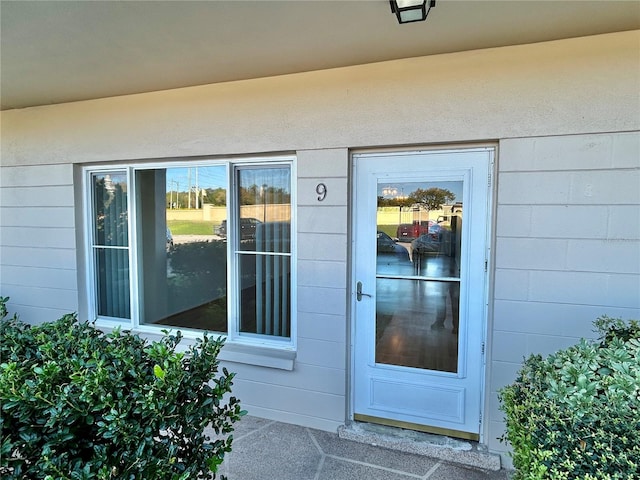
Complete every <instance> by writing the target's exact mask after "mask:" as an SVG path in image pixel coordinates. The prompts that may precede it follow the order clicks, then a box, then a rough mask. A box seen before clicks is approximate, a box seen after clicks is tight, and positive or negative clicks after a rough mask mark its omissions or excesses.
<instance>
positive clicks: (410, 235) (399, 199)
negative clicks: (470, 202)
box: [376, 181, 463, 373]
mask: <svg viewBox="0 0 640 480" xmlns="http://www.w3.org/2000/svg"><path fill="white" fill-rule="evenodd" d="M462 193H463V182H462V181H438V182H406V183H398V184H394V185H391V184H379V185H378V209H377V233H376V235H377V247H376V260H377V262H376V274H377V277H378V278H377V285H376V362H378V363H385V364H389V365H399V366H405V367H415V368H421V369H428V370H438V371H443V372H452V373H455V372H456V371H457V368H458V330H459V322H460V318H459V304H460V282H459V279H460V273H461V272H460V270H461V262H460V258H461V245H462V210H463V203H462ZM403 277H404V278H403ZM416 277H424V278H416Z"/></svg>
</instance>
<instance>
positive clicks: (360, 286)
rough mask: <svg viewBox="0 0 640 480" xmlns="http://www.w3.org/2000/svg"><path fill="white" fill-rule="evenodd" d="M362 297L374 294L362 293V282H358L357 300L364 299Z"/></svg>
mask: <svg viewBox="0 0 640 480" xmlns="http://www.w3.org/2000/svg"><path fill="white" fill-rule="evenodd" d="M362 297H369V298H372V297H373V295H369V294H368V293H362V282H358V283H356V300H358V301H360V300H362Z"/></svg>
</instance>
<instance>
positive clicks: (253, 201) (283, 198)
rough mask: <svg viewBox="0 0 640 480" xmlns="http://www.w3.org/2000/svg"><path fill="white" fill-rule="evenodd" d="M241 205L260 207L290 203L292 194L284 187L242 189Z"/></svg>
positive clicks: (255, 186)
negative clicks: (261, 205)
mask: <svg viewBox="0 0 640 480" xmlns="http://www.w3.org/2000/svg"><path fill="white" fill-rule="evenodd" d="M239 191H240V205H260V204H267V205H273V204H279V203H290V201H291V194H290V193H289V191H288V190H287V189H285V188H282V187H274V186H268V185H267V186H264V185H263V186H258V185H255V184H253V185H251V186H250V187H240V189H239Z"/></svg>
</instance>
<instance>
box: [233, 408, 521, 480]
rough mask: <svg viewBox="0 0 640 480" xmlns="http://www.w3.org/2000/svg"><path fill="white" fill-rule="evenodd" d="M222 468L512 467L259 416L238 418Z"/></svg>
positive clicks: (432, 477) (305, 478) (451, 477)
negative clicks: (450, 458)
mask: <svg viewBox="0 0 640 480" xmlns="http://www.w3.org/2000/svg"><path fill="white" fill-rule="evenodd" d="M220 473H222V474H224V475H226V476H227V477H228V478H229V480H265V479H272V480H408V479H421V480H427V479H429V480H456V479H460V480H507V479H508V478H509V475H508V472H506V471H505V470H500V471H497V472H493V471H484V470H476V469H471V468H465V467H462V466H460V465H455V464H452V463H446V462H444V461H441V460H437V459H434V458H429V457H425V456H421V455H415V454H410V453H403V452H398V451H394V450H388V449H385V448H382V447H378V446H373V445H367V444H364V443H359V442H354V441H350V440H345V439H342V438H339V437H338V435H337V434H335V433H328V432H323V431H320V430H314V429H310V428H304V427H299V426H296V425H289V424H285V423H280V422H274V421H271V420H264V419H260V418H256V417H244V418H243V419H242V421H240V422H239V423H237V424H236V431H235V433H234V441H233V451H232V452H231V454H229V455H228V456H227V457H226V458H225V461H224V463H223V464H222V466H221V470H220Z"/></svg>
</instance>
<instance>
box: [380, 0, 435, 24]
mask: <svg viewBox="0 0 640 480" xmlns="http://www.w3.org/2000/svg"><path fill="white" fill-rule="evenodd" d="M389 3H390V4H391V13H394V14H395V16H396V17H397V18H398V23H411V22H422V21H423V20H426V19H427V15H429V10H431V9H432V8H433V7H435V6H436V0H428V1H427V0H389ZM427 3H428V5H427Z"/></svg>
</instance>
